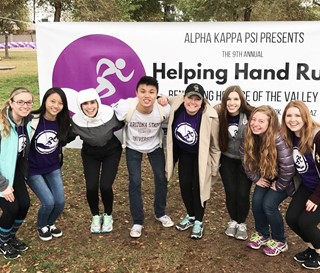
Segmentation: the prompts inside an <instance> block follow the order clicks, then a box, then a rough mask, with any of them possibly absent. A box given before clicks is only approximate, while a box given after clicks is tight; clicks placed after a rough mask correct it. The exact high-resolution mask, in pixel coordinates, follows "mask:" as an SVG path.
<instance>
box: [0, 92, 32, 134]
mask: <svg viewBox="0 0 320 273" xmlns="http://www.w3.org/2000/svg"><path fill="white" fill-rule="evenodd" d="M21 93H29V94H31V96H32V98H33V95H32V93H31V91H29V90H28V89H27V88H25V87H17V88H15V89H13V91H12V92H11V94H10V97H9V99H7V100H6V101H5V102H4V105H3V107H2V109H1V114H0V123H1V124H2V130H1V131H2V132H1V135H2V136H3V137H8V136H9V135H10V128H11V126H10V122H9V119H8V116H7V108H8V107H10V103H9V102H10V101H13V98H14V97H15V96H17V95H19V94H21Z"/></svg>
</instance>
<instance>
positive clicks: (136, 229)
mask: <svg viewBox="0 0 320 273" xmlns="http://www.w3.org/2000/svg"><path fill="white" fill-rule="evenodd" d="M142 229H143V226H142V225H137V224H134V225H133V226H132V228H131V230H130V237H132V238H139V237H140V236H141V233H142Z"/></svg>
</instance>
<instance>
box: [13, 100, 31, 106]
mask: <svg viewBox="0 0 320 273" xmlns="http://www.w3.org/2000/svg"><path fill="white" fill-rule="evenodd" d="M13 102H15V103H16V104H18V105H19V106H23V105H25V104H26V105H27V106H32V105H33V101H32V100H28V101H24V100H17V101H14V100H13Z"/></svg>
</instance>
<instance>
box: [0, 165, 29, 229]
mask: <svg viewBox="0 0 320 273" xmlns="http://www.w3.org/2000/svg"><path fill="white" fill-rule="evenodd" d="M13 189H14V192H13V194H14V201H13V202H9V201H7V200H6V199H4V198H3V197H0V208H1V210H2V214H1V216H0V228H3V229H11V228H12V226H13V223H14V221H15V220H21V221H23V220H24V219H25V218H26V216H27V213H28V210H29V207H30V197H29V193H28V190H27V186H26V182H25V178H24V176H23V175H22V173H21V172H20V170H19V168H17V170H16V173H15V177H14V183H13Z"/></svg>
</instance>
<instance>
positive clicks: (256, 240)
mask: <svg viewBox="0 0 320 273" xmlns="http://www.w3.org/2000/svg"><path fill="white" fill-rule="evenodd" d="M268 241H269V238H263V236H262V235H260V234H259V233H257V232H255V233H253V234H252V235H251V238H250V241H249V242H248V243H247V247H250V248H253V249H259V248H260V247H261V246H263V245H266V244H267V242H268Z"/></svg>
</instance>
